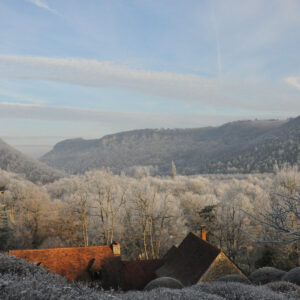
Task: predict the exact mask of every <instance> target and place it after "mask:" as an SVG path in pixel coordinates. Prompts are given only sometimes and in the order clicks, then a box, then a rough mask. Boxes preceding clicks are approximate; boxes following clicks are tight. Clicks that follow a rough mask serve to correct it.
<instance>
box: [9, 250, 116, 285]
mask: <svg viewBox="0 0 300 300" xmlns="http://www.w3.org/2000/svg"><path fill="white" fill-rule="evenodd" d="M9 254H11V255H15V256H17V257H20V258H23V259H25V260H27V261H30V262H34V263H36V264H39V263H40V265H41V266H43V267H45V268H46V269H48V270H49V271H50V272H52V273H56V274H59V275H62V276H65V277H66V278H67V279H68V280H76V279H85V280H86V279H88V278H87V277H88V276H89V274H88V272H87V267H88V264H89V262H90V264H91V260H92V259H95V260H94V263H93V264H92V266H91V268H90V271H91V272H96V271H99V270H100V269H101V266H102V262H103V260H104V259H105V258H107V257H112V256H114V255H113V252H112V249H111V248H110V246H91V247H76V248H53V249H37V250H11V251H9Z"/></svg>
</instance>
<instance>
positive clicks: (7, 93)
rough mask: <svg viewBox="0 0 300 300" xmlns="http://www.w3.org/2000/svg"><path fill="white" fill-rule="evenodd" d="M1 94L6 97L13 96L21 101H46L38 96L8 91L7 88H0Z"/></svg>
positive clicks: (40, 102) (35, 102)
mask: <svg viewBox="0 0 300 300" xmlns="http://www.w3.org/2000/svg"><path fill="white" fill-rule="evenodd" d="M0 96H2V97H6V98H12V99H14V100H15V101H21V102H27V103H28V102H29V103H34V104H42V103H45V101H44V100H41V99H39V98H36V97H32V96H28V95H23V94H19V93H15V92H11V91H8V90H6V89H2V88H0Z"/></svg>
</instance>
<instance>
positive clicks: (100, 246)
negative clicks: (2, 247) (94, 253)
mask: <svg viewBox="0 0 300 300" xmlns="http://www.w3.org/2000/svg"><path fill="white" fill-rule="evenodd" d="M107 247H108V248H110V246H109V245H99V246H79V247H61V248H60V247H57V248H43V249H11V250H9V252H11V251H45V250H58V249H59V250H66V249H87V248H89V249H91V248H107ZM110 249H111V248H110Z"/></svg>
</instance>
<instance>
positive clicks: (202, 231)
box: [201, 226, 206, 241]
mask: <svg viewBox="0 0 300 300" xmlns="http://www.w3.org/2000/svg"><path fill="white" fill-rule="evenodd" d="M201 238H202V240H203V241H206V229H205V227H204V226H202V227H201Z"/></svg>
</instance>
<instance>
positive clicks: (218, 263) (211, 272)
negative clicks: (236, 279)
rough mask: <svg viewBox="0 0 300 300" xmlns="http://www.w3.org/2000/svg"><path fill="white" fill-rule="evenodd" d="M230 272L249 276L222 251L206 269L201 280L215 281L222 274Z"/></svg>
mask: <svg viewBox="0 0 300 300" xmlns="http://www.w3.org/2000/svg"><path fill="white" fill-rule="evenodd" d="M229 274H239V275H241V276H243V277H245V278H247V277H246V276H245V275H244V274H243V273H242V271H240V269H239V268H238V267H236V266H235V265H234V263H232V262H231V260H230V259H229V258H228V257H227V256H226V255H225V254H224V253H223V252H221V253H220V254H219V255H218V256H217V257H216V258H215V260H214V261H213V263H212V264H211V265H210V267H209V268H208V269H207V270H206V272H205V273H204V274H203V275H202V276H201V278H200V280H199V282H203V281H214V280H216V279H218V278H220V277H222V276H225V275H229Z"/></svg>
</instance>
